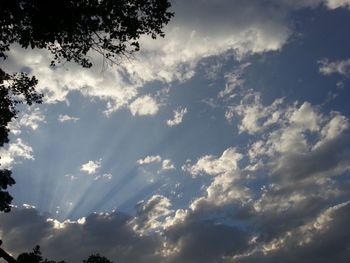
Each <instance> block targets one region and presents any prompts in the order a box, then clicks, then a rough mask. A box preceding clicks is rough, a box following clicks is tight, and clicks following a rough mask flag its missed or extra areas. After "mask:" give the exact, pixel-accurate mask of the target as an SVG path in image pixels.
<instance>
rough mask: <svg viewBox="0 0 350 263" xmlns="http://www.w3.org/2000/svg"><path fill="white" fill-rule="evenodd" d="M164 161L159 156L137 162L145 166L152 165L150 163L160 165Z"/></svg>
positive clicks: (150, 156) (148, 157)
mask: <svg viewBox="0 0 350 263" xmlns="http://www.w3.org/2000/svg"><path fill="white" fill-rule="evenodd" d="M161 161H162V157H160V156H159V155H149V156H146V157H145V158H144V159H140V160H138V161H137V163H138V164H140V165H143V164H150V163H159V162H161Z"/></svg>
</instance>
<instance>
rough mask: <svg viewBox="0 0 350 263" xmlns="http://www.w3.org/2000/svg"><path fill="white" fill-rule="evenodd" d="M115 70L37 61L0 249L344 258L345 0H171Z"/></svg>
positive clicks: (177, 262) (349, 12)
mask: <svg viewBox="0 0 350 263" xmlns="http://www.w3.org/2000/svg"><path fill="white" fill-rule="evenodd" d="M172 10H173V11H174V12H175V17H174V18H173V19H172V21H171V23H170V24H169V25H168V26H167V27H166V30H165V31H166V37H165V38H164V39H158V40H151V39H149V38H143V39H142V40H141V42H142V45H141V47H142V51H141V52H139V53H138V54H137V55H136V56H135V58H134V59H132V60H129V61H128V60H126V61H123V62H122V63H121V65H119V66H117V67H116V66H108V65H106V63H105V61H103V59H102V58H101V57H100V56H98V55H96V54H91V56H92V58H93V60H94V63H95V66H94V67H93V68H91V69H82V68H81V67H79V66H77V65H74V64H69V63H66V64H64V65H61V66H59V67H57V68H55V69H51V68H50V67H49V64H50V61H51V57H50V55H49V54H48V53H47V52H46V51H44V50H22V49H19V48H18V47H16V46H14V47H13V48H12V50H11V52H10V54H9V58H8V60H6V62H2V65H1V67H3V68H4V69H5V70H6V71H25V72H29V73H31V74H33V75H35V76H36V77H37V78H38V79H39V85H38V89H39V90H40V91H42V92H43V93H44V94H45V103H44V104H42V105H35V106H33V107H31V108H22V109H21V113H20V117H19V118H18V119H17V120H16V121H14V122H13V123H11V127H10V128H11V141H10V144H8V145H7V146H6V147H5V148H3V149H1V150H0V154H1V165H2V167H7V168H11V169H12V171H13V175H14V177H15V179H16V181H17V184H16V185H15V186H14V187H12V188H11V194H12V195H13V196H14V201H13V204H14V205H15V208H13V210H12V212H11V213H9V214H0V237H1V239H2V240H3V241H4V245H3V246H4V247H5V249H6V250H7V251H9V252H11V253H12V254H13V255H18V253H20V252H23V251H28V250H30V249H31V248H33V247H34V246H35V245H37V244H39V245H40V246H41V247H42V251H43V253H44V256H46V257H48V258H51V259H56V260H57V259H62V260H67V261H68V262H79V261H81V260H82V259H83V258H86V257H87V256H88V255H89V254H91V253H96V252H99V253H101V254H103V255H105V256H106V257H108V258H110V259H111V260H114V262H134V263H139V262H155V263H196V262H201V263H206V262H208V263H213V262H237V263H251V262H259V263H260V262H290V263H293V262H305V263H307V262H318V263H324V262H339V263H342V262H344V263H345V262H349V258H350V229H349V227H348V222H349V220H350V190H349V189H350V173H349V171H350V137H349V135H350V134H349V118H350V106H349V99H350V90H349V89H350V79H349V78H350V48H349V47H350V27H349V25H350V1H349V0H264V1H262V0H177V1H175V0H174V1H173V6H172Z"/></svg>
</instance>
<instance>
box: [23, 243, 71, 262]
mask: <svg viewBox="0 0 350 263" xmlns="http://www.w3.org/2000/svg"><path fill="white" fill-rule="evenodd" d="M17 262H18V263H65V261H59V262H56V261H53V260H48V259H44V258H43V257H42V255H41V251H40V247H39V246H36V247H35V248H34V249H33V251H32V252H26V253H22V254H20V255H19V256H18V257H17Z"/></svg>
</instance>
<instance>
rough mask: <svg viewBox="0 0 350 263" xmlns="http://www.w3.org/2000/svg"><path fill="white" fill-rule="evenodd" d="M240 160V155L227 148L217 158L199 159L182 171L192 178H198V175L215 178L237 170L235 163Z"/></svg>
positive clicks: (233, 149)
mask: <svg viewBox="0 0 350 263" xmlns="http://www.w3.org/2000/svg"><path fill="white" fill-rule="evenodd" d="M241 159H242V154H240V153H238V152H237V151H236V149H235V148H229V149H226V150H225V151H224V152H223V153H222V155H221V156H220V157H219V158H217V157H215V156H213V155H206V156H203V157H201V158H200V159H199V160H198V161H197V162H196V163H195V164H193V165H191V164H190V163H187V164H186V165H184V166H183V167H182V169H183V170H184V171H187V172H189V173H190V174H191V175H192V176H198V175H200V174H208V175H211V176H216V175H220V174H224V173H230V172H233V171H235V170H236V169H237V168H238V164H237V163H238V161H240V160H241Z"/></svg>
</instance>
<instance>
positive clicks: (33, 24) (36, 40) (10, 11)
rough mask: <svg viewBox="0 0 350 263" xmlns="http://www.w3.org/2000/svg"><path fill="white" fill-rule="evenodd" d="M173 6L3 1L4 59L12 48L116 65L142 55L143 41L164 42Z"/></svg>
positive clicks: (152, 1)
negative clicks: (92, 55) (93, 57)
mask: <svg viewBox="0 0 350 263" xmlns="http://www.w3.org/2000/svg"><path fill="white" fill-rule="evenodd" d="M169 7H170V2H169V1H168V0H60V1H47V0H2V1H0V28H1V32H0V57H3V58H5V57H6V54H5V52H6V51H8V50H9V48H10V45H11V44H12V43H19V44H20V45H21V46H22V47H24V48H28V47H31V48H45V49H48V50H50V51H51V52H52V53H53V55H54V61H53V62H52V64H55V61H57V62H60V61H61V60H62V59H63V60H67V61H74V62H76V63H78V64H80V65H82V66H83V67H91V66H92V63H91V61H90V59H89V58H88V56H87V53H88V52H89V51H90V50H94V51H96V52H98V53H100V54H102V55H103V56H104V57H106V58H107V59H111V60H113V59H114V58H116V57H117V56H120V55H126V54H130V53H133V52H135V51H138V50H139V43H138V39H139V38H140V36H141V35H145V34H146V35H151V36H152V38H156V37H157V35H159V36H164V33H163V31H162V28H163V26H164V25H165V24H167V23H168V22H169V20H170V18H171V16H172V15H173V14H172V13H171V12H169V11H168V8H169Z"/></svg>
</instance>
